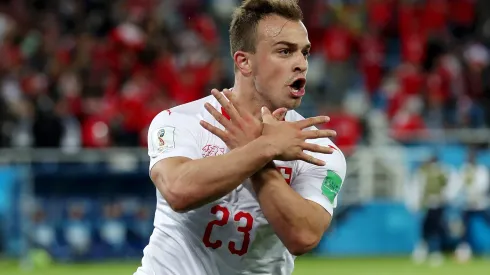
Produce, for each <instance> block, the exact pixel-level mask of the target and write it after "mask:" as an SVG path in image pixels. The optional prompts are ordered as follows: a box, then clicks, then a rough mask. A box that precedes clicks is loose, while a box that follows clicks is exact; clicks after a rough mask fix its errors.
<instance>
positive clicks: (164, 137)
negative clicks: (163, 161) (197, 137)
mask: <svg viewBox="0 0 490 275" xmlns="http://www.w3.org/2000/svg"><path fill="white" fill-rule="evenodd" d="M174 135H175V127H172V126H165V127H162V128H159V129H156V130H155V131H154V132H153V134H152V147H153V148H154V149H153V150H155V151H156V152H159V153H163V152H165V151H168V150H170V149H173V148H175V137H174Z"/></svg>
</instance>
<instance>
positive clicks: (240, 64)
mask: <svg viewBox="0 0 490 275" xmlns="http://www.w3.org/2000/svg"><path fill="white" fill-rule="evenodd" d="M233 60H234V62H235V66H236V67H237V68H238V70H239V71H240V72H241V73H242V74H243V75H245V76H249V75H250V74H251V73H252V62H251V60H250V54H249V53H247V52H243V51H237V52H236V53H235V54H234V55H233Z"/></svg>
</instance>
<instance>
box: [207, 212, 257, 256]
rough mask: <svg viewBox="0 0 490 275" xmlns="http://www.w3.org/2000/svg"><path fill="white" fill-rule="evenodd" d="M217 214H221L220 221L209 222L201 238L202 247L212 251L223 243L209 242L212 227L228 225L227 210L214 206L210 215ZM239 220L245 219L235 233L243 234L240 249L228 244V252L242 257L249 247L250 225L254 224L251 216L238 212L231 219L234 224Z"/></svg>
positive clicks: (228, 215) (228, 216)
mask: <svg viewBox="0 0 490 275" xmlns="http://www.w3.org/2000/svg"><path fill="white" fill-rule="evenodd" d="M218 212H221V213H222V214H223V216H222V217H221V219H218V220H213V221H210V222H209V223H208V226H206V231H204V236H203V237H202V241H203V243H204V245H205V246H206V247H210V248H212V249H217V248H219V247H221V246H222V245H223V242H222V241H221V240H216V241H214V242H213V241H211V231H213V226H215V225H216V226H225V225H226V224H227V223H228V219H229V218H230V211H229V210H228V208H226V207H224V206H221V205H216V206H214V207H213V208H211V213H212V214H215V215H216V214H217V213H218ZM241 219H245V221H246V224H245V226H239V227H237V231H238V232H241V233H243V243H242V247H241V248H240V249H238V248H237V244H236V243H235V242H229V243H228V250H230V252H231V254H235V255H239V256H242V255H244V254H245V253H247V251H248V246H249V245H250V230H252V225H253V222H254V220H253V217H252V215H250V213H247V212H242V211H240V212H238V213H236V214H235V216H234V217H233V220H234V221H236V222H239V221H240V220H241Z"/></svg>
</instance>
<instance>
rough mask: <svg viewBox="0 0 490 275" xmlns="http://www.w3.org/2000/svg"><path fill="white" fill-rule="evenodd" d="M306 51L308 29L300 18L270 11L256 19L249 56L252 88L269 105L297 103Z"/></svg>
mask: <svg viewBox="0 0 490 275" xmlns="http://www.w3.org/2000/svg"><path fill="white" fill-rule="evenodd" d="M309 51H310V41H309V40H308V33H307V31H306V28H305V26H304V25H303V23H302V22H301V21H289V20H287V19H285V18H283V17H280V16H277V15H273V16H268V17H266V18H264V19H262V20H261V21H260V22H259V25H258V26H257V42H256V52H255V54H253V55H251V57H250V60H251V64H252V76H253V82H254V85H255V89H256V90H257V92H258V94H259V98H260V99H261V100H262V101H263V103H265V104H267V105H268V107H269V108H272V109H273V110H275V109H277V108H281V107H286V108H288V109H294V108H296V107H298V106H299V105H300V103H301V98H302V97H303V95H304V93H305V89H304V87H305V84H306V72H307V70H308V61H307V58H308V55H309Z"/></svg>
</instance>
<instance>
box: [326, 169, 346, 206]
mask: <svg viewBox="0 0 490 275" xmlns="http://www.w3.org/2000/svg"><path fill="white" fill-rule="evenodd" d="M341 186H342V178H340V176H339V175H338V174H337V173H335V172H334V171H332V170H328V171H327V176H326V177H325V179H324V180H323V183H322V193H323V195H325V197H327V198H328V200H329V201H330V202H331V203H333V202H334V200H335V197H337V194H338V193H339V191H340V187H341Z"/></svg>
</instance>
